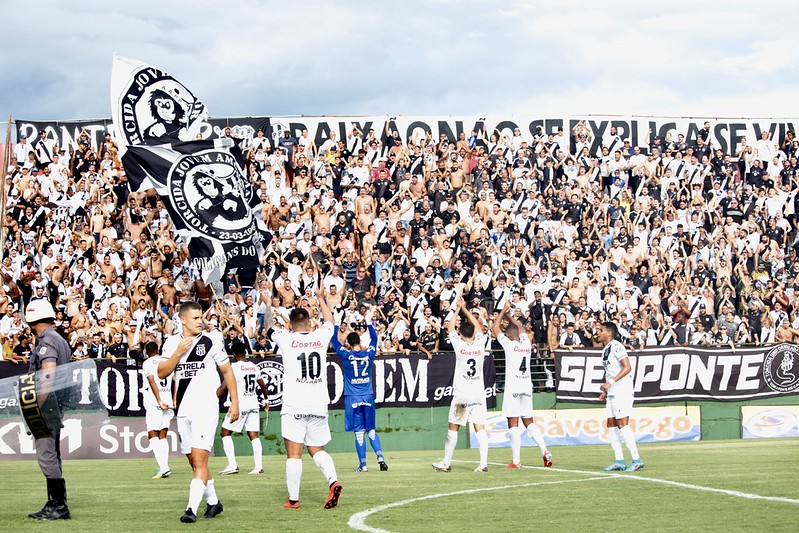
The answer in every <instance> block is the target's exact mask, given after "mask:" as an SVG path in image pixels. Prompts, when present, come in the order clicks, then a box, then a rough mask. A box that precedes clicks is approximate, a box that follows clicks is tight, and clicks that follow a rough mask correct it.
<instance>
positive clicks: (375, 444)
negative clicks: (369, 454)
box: [369, 429, 383, 462]
mask: <svg viewBox="0 0 799 533" xmlns="http://www.w3.org/2000/svg"><path fill="white" fill-rule="evenodd" d="M369 444H371V445H372V449H373V450H374V452H375V454H376V455H377V460H378V461H380V462H383V447H382V446H381V445H380V437H378V436H377V431H375V430H374V429H370V430H369Z"/></svg>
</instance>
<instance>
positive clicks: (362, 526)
mask: <svg viewBox="0 0 799 533" xmlns="http://www.w3.org/2000/svg"><path fill="white" fill-rule="evenodd" d="M591 474H593V475H594V477H590V478H585V479H564V480H561V481H537V482H533V483H522V484H519V485H502V486H499V487H482V488H479V489H468V490H458V491H455V492H445V493H440V494H428V495H427V496H420V497H418V498H410V499H407V500H402V501H399V502H393V503H387V504H384V505H379V506H377V507H372V508H371V509H367V510H365V511H361V512H360V513H355V514H354V515H352V516H351V517H350V519H349V521H348V522H347V525H348V526H350V527H351V528H352V529H355V530H358V531H368V532H369V533H390V532H389V531H387V530H385V529H380V528H376V527H371V526H367V525H366V523H365V521H366V519H367V518H368V517H369V516H370V515H373V514H376V513H379V512H382V511H385V510H386V509H391V508H393V507H401V506H403V505H408V504H411V503H416V502H421V501H425V500H434V499H436V498H446V497H449V496H458V495H460V494H474V493H477V492H490V491H495V490H506V489H516V488H524V487H537V486H540V485H561V484H563V483H580V482H583V481H594V480H599V479H609V478H608V476H596V472H591Z"/></svg>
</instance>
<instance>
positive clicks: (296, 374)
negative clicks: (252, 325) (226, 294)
mask: <svg viewBox="0 0 799 533" xmlns="http://www.w3.org/2000/svg"><path fill="white" fill-rule="evenodd" d="M317 297H318V299H319V309H320V310H321V311H322V317H323V318H324V320H325V322H324V324H322V325H321V326H320V327H318V328H317V329H315V330H311V321H310V316H309V315H308V311H307V310H306V309H304V308H302V307H295V308H294V309H292V310H291V312H290V313H289V326H290V327H291V329H290V330H274V329H272V327H273V325H274V319H273V317H272V306H271V305H267V306H266V317H265V318H266V328H267V330H269V331H271V337H272V340H273V341H274V342H275V344H276V345H277V351H278V353H279V354H280V355H281V356H282V358H283V408H282V410H281V412H280V428H281V433H282V435H283V441H284V442H285V444H286V457H287V458H286V486H287V488H288V492H289V497H288V500H287V501H286V503H285V504H283V507H284V508H286V509H299V508H300V481H301V480H302V449H303V446H307V447H308V453H310V454H311V457H313V461H314V463H315V464H316V466H317V467H318V468H319V470H321V472H322V475H323V476H325V479H327V482H328V484H329V486H330V491H329V493H328V495H327V500H326V501H325V509H332V508H333V507H335V506H336V505H337V504H338V499H339V495H340V494H341V489H342V487H341V483H339V482H338V477H337V476H336V466H335V465H334V464H333V458H332V457H330V454H328V453H327V452H326V451H325V444H327V443H328V442H330V438H331V437H330V426H329V425H328V420H327V404H328V403H330V397H329V396H328V392H327V364H326V359H327V347H328V345H329V344H330V338H331V337H332V336H333V313H332V312H331V311H330V307H329V306H328V304H327V300H326V298H325V292H324V289H319V291H318V292H317Z"/></svg>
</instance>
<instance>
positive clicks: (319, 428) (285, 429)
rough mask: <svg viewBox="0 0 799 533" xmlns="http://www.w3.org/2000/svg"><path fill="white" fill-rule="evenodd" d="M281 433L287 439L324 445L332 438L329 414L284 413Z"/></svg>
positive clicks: (309, 444)
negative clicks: (328, 420)
mask: <svg viewBox="0 0 799 533" xmlns="http://www.w3.org/2000/svg"><path fill="white" fill-rule="evenodd" d="M280 434H281V435H282V436H283V438H284V439H286V440H290V441H291V442H296V443H299V444H305V445H306V446H324V445H325V444H327V443H328V442H330V439H331V437H330V426H329V425H328V423H327V415H307V414H292V413H282V414H281V415H280Z"/></svg>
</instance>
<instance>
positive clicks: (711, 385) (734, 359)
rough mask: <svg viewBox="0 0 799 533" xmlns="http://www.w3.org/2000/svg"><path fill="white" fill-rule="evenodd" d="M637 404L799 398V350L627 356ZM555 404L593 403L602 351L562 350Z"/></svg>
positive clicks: (780, 347)
mask: <svg viewBox="0 0 799 533" xmlns="http://www.w3.org/2000/svg"><path fill="white" fill-rule="evenodd" d="M628 354H629V358H630V364H631V366H632V372H631V375H632V376H633V380H634V383H635V388H634V390H635V401H636V402H663V401H674V400H721V401H741V400H751V399H755V398H772V397H775V396H783V395H787V394H797V393H799V346H797V345H795V344H777V345H772V346H758V347H752V348H736V349H734V350H732V349H730V348H698V347H694V346H683V347H658V348H647V349H644V350H635V351H633V350H630V351H628ZM555 367H556V370H557V375H558V389H557V399H558V400H562V401H569V402H584V403H587V402H594V401H596V400H597V399H598V397H599V386H600V385H601V384H602V383H604V382H605V381H606V379H605V371H604V368H603V366H602V351H601V350H596V349H594V350H574V351H571V352H567V351H558V352H556V353H555Z"/></svg>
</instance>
